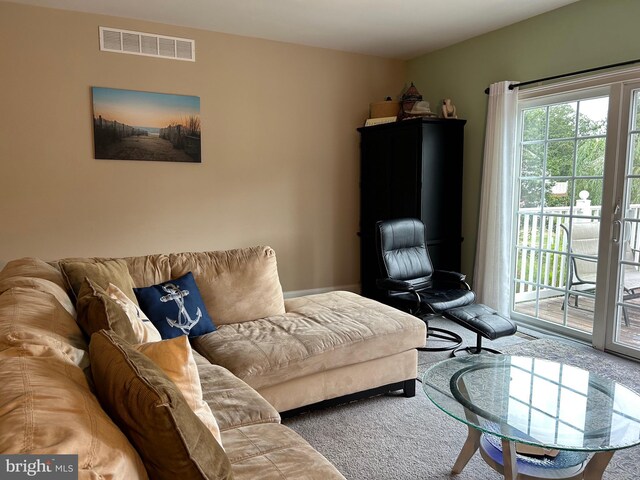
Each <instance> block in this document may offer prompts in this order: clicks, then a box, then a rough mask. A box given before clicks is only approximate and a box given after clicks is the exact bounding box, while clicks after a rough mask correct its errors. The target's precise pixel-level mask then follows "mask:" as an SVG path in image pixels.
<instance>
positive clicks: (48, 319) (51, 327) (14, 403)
mask: <svg viewBox="0 0 640 480" xmlns="http://www.w3.org/2000/svg"><path fill="white" fill-rule="evenodd" d="M23 273H24V272H23ZM16 278H28V277H16ZM34 280H36V279H35V278H34ZM40 280H42V282H48V283H51V282H49V280H45V279H40ZM5 281H6V279H5ZM52 285H54V284H52ZM54 286H55V287H56V288H59V287H58V286H57V285H54ZM86 350H87V344H86V342H85V341H84V338H83V336H82V332H81V331H80V328H79V327H78V325H77V324H76V322H75V320H74V318H73V317H72V315H71V314H70V313H69V312H68V311H67V310H66V309H65V308H63V306H62V305H61V304H60V303H59V302H58V301H57V298H56V296H55V295H52V294H51V293H49V291H48V289H46V288H45V289H44V290H38V289H36V288H25V287H23V286H18V287H14V288H11V289H9V290H7V291H5V292H4V293H3V294H2V295H0V366H1V368H0V453H2V454H9V453H32V454H36V453H37V454H77V455H78V469H79V472H78V474H79V478H81V479H89V478H91V479H98V478H104V479H108V478H113V479H115V478H127V479H136V480H143V479H146V478H147V474H146V471H145V469H144V466H143V464H142V461H141V460H140V457H139V455H138V454H137V453H136V451H135V450H134V449H133V447H132V446H131V444H130V443H129V441H128V440H127V438H126V437H125V436H124V434H123V433H122V432H121V431H120V430H119V429H118V427H116V426H115V424H114V423H113V421H112V420H111V419H110V418H109V416H108V415H107V414H106V412H105V411H104V410H103V409H102V408H101V406H100V404H99V403H98V400H97V399H96V397H95V396H94V395H93V393H92V392H91V390H90V387H89V384H88V382H87V377H86V376H85V373H84V372H83V370H82V368H84V367H85V366H87V365H88V363H89V354H88V352H87V351H86Z"/></svg>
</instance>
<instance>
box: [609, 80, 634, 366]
mask: <svg viewBox="0 0 640 480" xmlns="http://www.w3.org/2000/svg"><path fill="white" fill-rule="evenodd" d="M616 93H617V96H619V102H618V103H619V105H620V115H619V118H620V123H619V126H618V128H617V142H616V146H617V152H618V153H617V157H618V163H619V167H618V168H617V169H616V175H615V182H614V183H613V188H612V191H613V198H614V200H613V204H614V208H613V212H612V214H611V218H612V222H611V232H610V238H611V255H610V256H611V262H610V265H609V269H608V270H609V271H608V272H607V277H608V278H609V280H610V281H609V283H610V285H609V289H608V292H607V299H606V301H605V302H604V304H605V305H604V320H605V322H604V334H605V346H606V348H607V349H609V350H613V351H617V352H620V353H623V354H626V355H630V356H634V357H640V83H630V84H626V85H620V86H617V92H616Z"/></svg>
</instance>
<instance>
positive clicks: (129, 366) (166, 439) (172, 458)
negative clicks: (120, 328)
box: [89, 330, 233, 480]
mask: <svg viewBox="0 0 640 480" xmlns="http://www.w3.org/2000/svg"><path fill="white" fill-rule="evenodd" d="M89 353H90V357H91V371H92V373H93V377H94V379H95V381H96V389H97V391H98V396H99V397H100V400H101V402H102V404H103V406H104V407H105V410H106V411H107V412H108V413H109V415H110V416H111V418H113V419H114V421H115V422H116V423H117V424H118V425H119V426H120V428H121V430H122V431H124V432H125V434H126V435H127V436H128V437H129V439H130V440H131V442H132V443H133V445H134V446H135V447H136V449H137V450H138V453H139V454H140V456H141V457H142V461H143V462H144V464H145V467H146V469H147V472H148V473H149V476H150V477H151V478H154V479H159V480H162V479H176V478H189V479H200V478H202V479H211V480H213V479H215V480H224V479H230V478H233V474H232V473H231V465H230V463H229V459H228V458H227V456H226V454H225V453H224V450H223V449H222V447H221V446H220V445H219V444H218V442H216V440H215V438H214V437H213V435H212V434H211V432H210V431H209V430H208V429H207V428H206V427H205V425H204V424H203V423H202V422H201V421H200V420H199V419H198V417H197V416H196V415H195V414H194V413H193V412H192V411H191V409H190V408H189V406H188V405H187V403H186V401H185V399H184V397H183V396H182V394H181V393H180V391H179V390H178V388H177V387H176V385H175V384H174V383H173V382H171V380H169V378H168V377H167V376H166V375H165V374H164V373H163V372H162V370H161V369H160V368H159V367H158V366H156V365H155V364H154V363H153V361H151V360H150V359H149V358H147V357H146V356H145V355H144V354H142V353H140V352H137V351H136V350H134V349H133V348H132V347H130V346H129V345H127V344H126V342H124V341H123V340H122V339H120V338H118V336H117V335H115V334H114V333H113V332H108V331H106V330H101V331H100V332H98V333H95V334H94V335H93V336H92V337H91V343H90V345H89Z"/></svg>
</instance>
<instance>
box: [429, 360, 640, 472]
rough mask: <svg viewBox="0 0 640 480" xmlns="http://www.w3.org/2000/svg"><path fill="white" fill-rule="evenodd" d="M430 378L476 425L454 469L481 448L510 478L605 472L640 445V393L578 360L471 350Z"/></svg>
mask: <svg viewBox="0 0 640 480" xmlns="http://www.w3.org/2000/svg"><path fill="white" fill-rule="evenodd" d="M422 383H423V388H424V391H425V393H426V394H427V396H428V397H429V398H430V399H431V401H432V402H433V403H435V404H436V405H437V406H438V407H439V408H440V409H441V410H443V411H444V412H445V413H447V414H449V415H451V416H452V417H453V418H455V419H456V420H459V421H460V422H463V423H465V424H467V426H468V427H469V433H468V436H467V439H466V441H465V444H464V446H463V447H462V451H461V452H460V454H459V455H458V458H457V460H456V462H455V464H454V466H453V469H452V473H454V474H457V473H460V472H461V471H462V470H463V469H464V467H465V465H466V464H467V463H468V462H469V460H470V459H471V457H472V456H473V455H474V453H475V452H476V451H477V450H480V453H481V455H482V458H483V459H484V460H485V462H487V463H488V464H489V465H490V466H491V467H492V468H494V469H495V470H497V471H498V472H499V473H501V474H503V475H504V477H505V478H506V479H516V478H518V479H523V480H528V479H540V478H555V479H560V478H563V479H589V480H592V479H601V478H602V474H603V472H604V470H605V468H606V467H607V465H608V464H609V461H610V460H611V457H612V456H613V454H614V452H615V451H616V450H620V449H623V448H629V447H633V446H634V445H638V444H640V396H639V395H638V394H637V393H636V392H634V391H633V390H631V389H629V388H627V387H625V386H624V385H621V384H619V383H617V382H614V381H612V380H607V379H604V378H600V377H598V376H596V375H594V374H592V373H590V372H588V371H586V370H582V369H580V368H577V367H574V366H571V365H566V364H563V363H558V362H552V361H548V360H542V359H538V358H530V357H518V356H511V355H488V354H482V355H469V356H465V357H456V358H451V359H448V360H444V361H442V362H439V363H437V364H435V365H433V366H432V367H430V368H429V369H428V370H427V371H426V372H425V373H424V376H423V379H422Z"/></svg>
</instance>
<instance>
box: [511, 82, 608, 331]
mask: <svg viewBox="0 0 640 480" xmlns="http://www.w3.org/2000/svg"><path fill="white" fill-rule="evenodd" d="M608 103H609V99H608V96H607V95H606V94H604V95H603V94H602V93H601V91H591V92H586V93H585V92H581V93H580V94H579V95H573V96H567V95H565V96H563V97H555V98H552V99H550V98H544V99H542V100H537V101H533V102H526V103H522V104H521V108H520V128H519V142H518V145H519V149H518V150H519V151H518V159H519V175H518V180H517V185H516V191H517V195H516V198H517V204H516V205H515V208H514V212H515V219H514V220H515V221H514V225H515V226H516V232H515V237H514V248H513V253H514V262H513V263H514V266H515V268H514V272H513V290H514V291H513V304H512V305H513V314H514V316H515V317H516V318H517V317H518V316H519V317H520V318H521V319H527V320H529V321H531V322H532V323H534V324H535V323H537V324H540V325H544V326H545V327H547V328H551V329H556V330H560V331H564V330H571V331H572V334H573V335H575V336H582V337H588V336H590V335H591V333H592V330H593V325H594V311H595V309H594V307H595V296H596V291H597V289H596V285H597V270H598V248H599V243H598V239H599V236H600V223H601V222H600V218H601V206H602V200H603V185H604V183H603V181H604V165H605V146H606V134H607V112H608Z"/></svg>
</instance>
